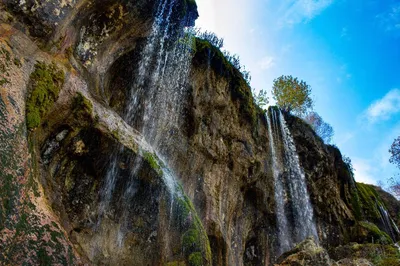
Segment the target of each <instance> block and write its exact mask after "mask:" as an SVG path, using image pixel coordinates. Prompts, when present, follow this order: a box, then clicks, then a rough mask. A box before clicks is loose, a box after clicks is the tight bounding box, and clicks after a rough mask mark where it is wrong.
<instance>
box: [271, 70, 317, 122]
mask: <svg viewBox="0 0 400 266" xmlns="http://www.w3.org/2000/svg"><path fill="white" fill-rule="evenodd" d="M272 95H273V97H274V99H275V100H276V104H277V105H278V106H279V107H280V108H281V109H282V110H284V111H286V112H291V111H293V112H294V113H295V114H297V115H303V114H305V113H306V112H307V111H308V110H309V109H312V106H313V101H312V99H311V87H310V86H309V85H307V83H305V82H304V81H299V80H298V79H297V78H293V77H292V76H280V77H279V78H277V79H275V80H274V84H273V87H272Z"/></svg>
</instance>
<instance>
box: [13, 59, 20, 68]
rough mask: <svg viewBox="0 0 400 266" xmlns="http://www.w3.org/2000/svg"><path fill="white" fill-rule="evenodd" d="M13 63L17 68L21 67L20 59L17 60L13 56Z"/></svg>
mask: <svg viewBox="0 0 400 266" xmlns="http://www.w3.org/2000/svg"><path fill="white" fill-rule="evenodd" d="M14 65H16V66H17V67H19V68H20V67H22V63H21V60H19V59H18V58H14Z"/></svg>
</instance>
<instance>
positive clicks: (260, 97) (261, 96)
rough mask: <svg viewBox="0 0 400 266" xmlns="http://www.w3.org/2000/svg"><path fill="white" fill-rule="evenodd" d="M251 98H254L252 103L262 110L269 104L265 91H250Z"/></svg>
mask: <svg viewBox="0 0 400 266" xmlns="http://www.w3.org/2000/svg"><path fill="white" fill-rule="evenodd" d="M252 93H253V97H254V102H255V103H256V104H257V105H258V106H259V107H260V108H262V109H264V107H266V106H267V105H268V103H269V99H268V96H267V91H266V90H260V91H259V92H258V93H256V91H255V90H254V89H252Z"/></svg>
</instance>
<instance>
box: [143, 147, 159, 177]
mask: <svg viewBox="0 0 400 266" xmlns="http://www.w3.org/2000/svg"><path fill="white" fill-rule="evenodd" d="M142 156H143V158H144V160H145V161H146V162H147V163H148V164H149V165H150V167H151V168H152V169H154V170H155V171H156V172H157V173H158V174H159V175H162V169H161V166H160V164H159V163H158V160H157V159H156V155H155V154H153V153H151V152H148V151H145V152H143V155H142Z"/></svg>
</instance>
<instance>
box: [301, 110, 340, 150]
mask: <svg viewBox="0 0 400 266" xmlns="http://www.w3.org/2000/svg"><path fill="white" fill-rule="evenodd" d="M304 120H305V121H306V122H307V123H309V124H310V125H311V127H312V128H313V129H314V131H315V133H317V135H318V136H320V137H321V139H322V140H323V141H324V142H325V143H328V144H329V143H331V141H332V137H333V134H334V130H333V128H332V126H331V125H329V124H328V123H326V122H325V121H324V120H323V119H322V117H321V116H320V115H319V114H317V113H316V112H311V113H309V114H308V115H307V116H306V117H305V118H304Z"/></svg>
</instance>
